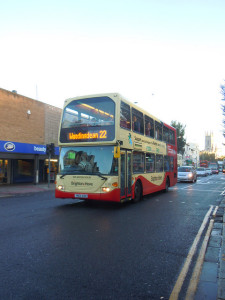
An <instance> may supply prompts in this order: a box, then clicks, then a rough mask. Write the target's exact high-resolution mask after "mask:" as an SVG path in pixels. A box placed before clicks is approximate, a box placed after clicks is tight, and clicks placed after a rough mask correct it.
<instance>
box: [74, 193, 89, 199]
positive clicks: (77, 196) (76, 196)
mask: <svg viewBox="0 0 225 300" xmlns="http://www.w3.org/2000/svg"><path fill="white" fill-rule="evenodd" d="M75 198H88V195H87V194H75Z"/></svg>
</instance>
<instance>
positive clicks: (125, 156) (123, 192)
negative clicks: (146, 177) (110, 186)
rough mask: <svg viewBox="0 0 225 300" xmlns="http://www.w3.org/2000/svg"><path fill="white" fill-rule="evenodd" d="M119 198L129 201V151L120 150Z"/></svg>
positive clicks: (130, 180)
mask: <svg viewBox="0 0 225 300" xmlns="http://www.w3.org/2000/svg"><path fill="white" fill-rule="evenodd" d="M120 157H121V164H120V165H121V176H120V198H121V200H122V199H124V200H125V199H127V200H128V199H131V182H132V176H131V175H132V174H131V151H126V150H121V152H120Z"/></svg>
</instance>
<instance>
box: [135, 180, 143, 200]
mask: <svg viewBox="0 0 225 300" xmlns="http://www.w3.org/2000/svg"><path fill="white" fill-rule="evenodd" d="M141 199H142V188H141V183H140V182H139V181H137V182H136V184H135V188H134V199H133V202H134V203H136V202H139V201H141Z"/></svg>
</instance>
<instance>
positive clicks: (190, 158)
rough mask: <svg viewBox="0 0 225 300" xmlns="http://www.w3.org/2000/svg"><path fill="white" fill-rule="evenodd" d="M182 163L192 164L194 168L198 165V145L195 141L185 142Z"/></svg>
mask: <svg viewBox="0 0 225 300" xmlns="http://www.w3.org/2000/svg"><path fill="white" fill-rule="evenodd" d="M183 165H192V166H195V167H196V168H197V167H198V165H199V146H198V144H195V143H187V144H186V145H185V151H184V155H183Z"/></svg>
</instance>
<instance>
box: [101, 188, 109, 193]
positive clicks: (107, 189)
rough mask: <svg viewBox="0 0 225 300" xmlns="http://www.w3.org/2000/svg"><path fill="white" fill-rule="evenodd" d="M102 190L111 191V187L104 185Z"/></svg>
mask: <svg viewBox="0 0 225 300" xmlns="http://www.w3.org/2000/svg"><path fill="white" fill-rule="evenodd" d="M102 191H103V192H106V193H107V192H109V191H110V188H109V187H103V188H102Z"/></svg>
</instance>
